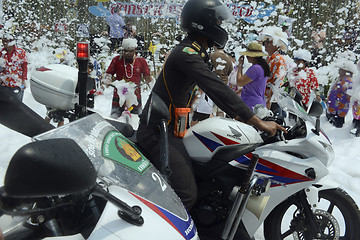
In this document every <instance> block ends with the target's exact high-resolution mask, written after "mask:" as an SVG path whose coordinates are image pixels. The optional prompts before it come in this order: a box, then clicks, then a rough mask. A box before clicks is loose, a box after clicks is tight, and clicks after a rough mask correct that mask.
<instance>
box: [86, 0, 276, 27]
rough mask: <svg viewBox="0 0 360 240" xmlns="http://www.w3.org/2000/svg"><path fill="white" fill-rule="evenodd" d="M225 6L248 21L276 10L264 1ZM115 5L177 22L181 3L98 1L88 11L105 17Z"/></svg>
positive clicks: (132, 12) (129, 12) (128, 11)
mask: <svg viewBox="0 0 360 240" xmlns="http://www.w3.org/2000/svg"><path fill="white" fill-rule="evenodd" d="M227 6H228V7H229V9H230V11H231V13H232V15H233V16H234V18H235V19H243V20H245V21H247V22H249V23H253V22H254V21H255V20H257V19H259V18H264V17H269V16H271V14H272V12H274V11H275V10H276V6H275V5H268V6H266V5H265V3H260V4H257V5H256V6H253V5H241V4H237V3H230V4H227ZM115 7H119V8H120V11H123V12H124V14H125V16H126V17H149V18H174V19H176V21H177V22H179V21H180V15H181V11H182V8H183V4H171V3H125V2H116V4H112V5H111V7H110V9H106V8H105V7H104V5H103V4H102V3H101V2H99V3H98V5H97V6H91V7H89V12H90V13H91V14H93V15H95V16H98V17H106V16H108V15H110V14H112V12H113V10H114V8H115Z"/></svg>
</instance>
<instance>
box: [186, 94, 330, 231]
mask: <svg viewBox="0 0 360 240" xmlns="http://www.w3.org/2000/svg"><path fill="white" fill-rule="evenodd" d="M278 103H279V105H282V108H283V109H286V110H287V111H288V112H290V113H292V114H294V115H296V116H300V117H301V119H304V120H306V121H303V122H302V124H303V128H304V129H305V130H306V134H304V136H303V137H300V138H296V139H291V140H289V141H277V142H274V143H270V144H264V143H263V140H262V138H261V136H260V134H259V132H258V131H256V130H255V129H254V128H253V127H251V126H249V125H247V124H244V123H241V122H238V121H234V120H231V119H227V118H219V117H213V118H209V119H206V120H204V121H202V122H200V123H198V124H196V125H195V126H193V127H192V128H190V129H189V130H188V131H187V133H186V135H185V137H184V139H183V142H184V145H185V147H186V149H187V151H188V153H189V155H190V157H191V158H192V159H193V160H194V161H195V162H198V163H201V164H206V163H207V162H209V161H211V160H212V159H213V158H214V156H215V157H216V158H217V159H218V160H222V158H221V157H222V156H221V154H217V152H218V151H219V150H226V149H228V150H229V151H231V149H234V148H235V147H236V146H237V149H239V150H241V151H239V152H240V153H241V152H242V151H244V155H242V156H240V157H237V158H234V159H232V160H229V159H228V160H222V161H228V164H230V165H232V166H233V167H236V168H239V169H247V167H248V166H249V163H250V159H251V157H252V156H253V154H257V155H258V156H259V161H258V164H257V165H256V169H255V173H254V174H256V175H258V176H259V177H260V181H263V180H265V179H266V180H270V182H271V187H270V189H269V190H268V191H266V192H265V193H263V194H262V195H261V196H262V197H265V198H268V200H267V204H266V206H264V209H262V211H261V212H260V214H259V215H260V216H259V218H258V217H256V216H255V214H254V213H252V212H250V211H249V210H247V209H246V210H245V213H244V216H243V218H242V219H243V223H244V226H245V228H246V229H247V231H248V233H249V235H250V236H253V235H254V234H255V232H256V231H257V230H258V228H259V227H260V225H261V224H262V223H263V222H264V220H265V218H266V217H267V216H268V215H269V213H270V212H271V211H272V210H273V209H274V208H275V207H276V206H277V205H278V204H279V203H281V202H283V201H284V200H285V199H287V198H288V197H289V196H291V195H293V194H295V193H297V192H299V191H301V190H302V189H307V188H309V187H311V186H312V185H313V184H315V183H317V182H318V181H319V180H321V179H322V178H323V177H324V176H326V175H327V174H328V169H327V168H328V166H329V165H330V164H331V162H332V161H333V159H334V151H333V149H332V147H331V142H330V140H329V138H328V137H327V136H326V134H325V133H324V132H322V131H320V133H319V134H316V133H314V131H313V129H314V124H313V123H314V119H312V118H311V117H309V116H308V115H307V113H306V112H305V111H304V110H303V109H302V108H301V107H300V106H299V105H298V104H297V103H296V102H294V101H292V100H290V99H289V98H284V99H279V100H278ZM285 121H287V122H286V125H287V126H292V125H291V124H292V123H293V122H292V120H291V119H289V118H287V119H285ZM305 130H304V131H305ZM224 152H225V151H224ZM240 174H241V173H240ZM315 198H316V196H312V199H315ZM251 201H253V200H252V198H250V199H249V204H251V203H250V202H251ZM249 204H248V205H249Z"/></svg>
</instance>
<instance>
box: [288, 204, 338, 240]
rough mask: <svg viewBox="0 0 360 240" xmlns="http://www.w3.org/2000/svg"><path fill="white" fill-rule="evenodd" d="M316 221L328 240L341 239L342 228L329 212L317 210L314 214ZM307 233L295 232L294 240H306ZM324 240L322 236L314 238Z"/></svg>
mask: <svg viewBox="0 0 360 240" xmlns="http://www.w3.org/2000/svg"><path fill="white" fill-rule="evenodd" d="M314 215H315V218H316V221H317V222H318V224H319V226H320V228H321V231H322V234H323V236H326V237H327V239H331V240H339V237H340V226H339V223H338V221H337V220H336V218H335V217H334V216H333V215H331V214H330V213H329V212H327V211H324V210H321V209H317V210H316V211H315V213H314ZM305 236H306V232H305V231H295V232H294V233H293V237H294V240H305V239H306V237H305ZM317 239H323V238H321V236H319V238H314V239H313V240H317Z"/></svg>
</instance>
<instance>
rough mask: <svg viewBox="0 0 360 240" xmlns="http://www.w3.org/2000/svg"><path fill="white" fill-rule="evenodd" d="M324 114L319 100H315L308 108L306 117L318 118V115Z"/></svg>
mask: <svg viewBox="0 0 360 240" xmlns="http://www.w3.org/2000/svg"><path fill="white" fill-rule="evenodd" d="M323 112H324V108H323V106H322V105H321V103H320V102H319V100H317V99H316V98H315V99H314V100H313V102H312V103H311V106H310V107H309V110H308V115H309V116H314V117H320V115H321V114H322V113H323Z"/></svg>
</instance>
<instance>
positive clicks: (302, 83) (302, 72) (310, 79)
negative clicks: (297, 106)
mask: <svg viewBox="0 0 360 240" xmlns="http://www.w3.org/2000/svg"><path fill="white" fill-rule="evenodd" d="M294 60H295V63H296V65H297V67H296V68H294V69H293V71H292V74H291V75H292V79H290V78H291V77H289V80H290V82H292V84H291V85H294V86H295V87H296V89H298V90H299V92H300V93H301V96H302V98H303V100H302V103H303V104H304V108H305V109H307V108H308V105H309V100H310V94H311V92H312V91H314V92H315V94H316V98H317V99H318V100H319V101H321V98H320V94H319V91H318V88H319V83H318V80H317V78H316V76H315V72H314V70H312V69H311V68H308V64H309V62H310V61H311V53H310V52H309V51H308V50H305V49H299V50H296V51H294Z"/></svg>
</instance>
